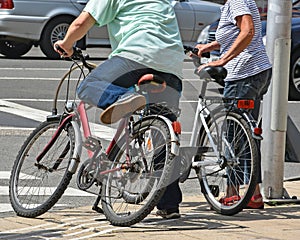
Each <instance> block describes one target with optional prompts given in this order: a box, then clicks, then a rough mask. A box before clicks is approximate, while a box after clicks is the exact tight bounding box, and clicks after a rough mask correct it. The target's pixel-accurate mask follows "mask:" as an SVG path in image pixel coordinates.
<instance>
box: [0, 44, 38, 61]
mask: <svg viewBox="0 0 300 240" xmlns="http://www.w3.org/2000/svg"><path fill="white" fill-rule="evenodd" d="M32 45H33V43H32V42H19V41H13V40H1V41H0V53H1V54H2V55H4V56H6V57H8V58H19V57H21V56H22V55H24V54H26V53H28V52H29V50H30V49H31V48H32Z"/></svg>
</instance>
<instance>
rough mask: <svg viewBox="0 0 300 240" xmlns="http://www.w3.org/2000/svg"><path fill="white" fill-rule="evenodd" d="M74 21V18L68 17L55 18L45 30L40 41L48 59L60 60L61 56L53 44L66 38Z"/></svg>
mask: <svg viewBox="0 0 300 240" xmlns="http://www.w3.org/2000/svg"><path fill="white" fill-rule="evenodd" d="M73 20H74V18H72V17H66V16H63V17H58V18H54V19H53V20H51V21H50V22H49V23H48V24H47V25H46V27H45V28H44V31H43V33H42V37H41V41H40V48H41V50H42V52H43V53H44V54H45V55H46V56H47V57H48V58H51V59H59V58H60V56H59V54H58V53H57V52H55V51H54V49H53V44H54V43H55V42H56V41H58V40H62V39H63V38H64V37H65V35H66V33H67V30H68V28H69V26H70V24H71V22H72V21H73Z"/></svg>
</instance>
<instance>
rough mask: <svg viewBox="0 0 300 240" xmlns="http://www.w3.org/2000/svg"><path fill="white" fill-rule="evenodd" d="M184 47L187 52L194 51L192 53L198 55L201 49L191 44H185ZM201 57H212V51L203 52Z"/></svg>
mask: <svg viewBox="0 0 300 240" xmlns="http://www.w3.org/2000/svg"><path fill="white" fill-rule="evenodd" d="M183 47H184V50H185V52H186V53H187V52H192V53H194V54H196V55H198V51H199V49H198V48H194V47H190V46H183ZM201 57H203V58H210V52H205V53H203V54H202V55H201Z"/></svg>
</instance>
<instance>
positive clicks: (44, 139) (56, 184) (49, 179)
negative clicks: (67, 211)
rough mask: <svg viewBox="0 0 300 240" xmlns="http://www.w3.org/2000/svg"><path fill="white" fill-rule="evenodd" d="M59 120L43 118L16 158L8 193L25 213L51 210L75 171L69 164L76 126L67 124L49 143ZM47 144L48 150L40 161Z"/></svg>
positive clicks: (27, 215)
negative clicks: (45, 120)
mask: <svg viewBox="0 0 300 240" xmlns="http://www.w3.org/2000/svg"><path fill="white" fill-rule="evenodd" d="M58 126H59V122H58V121H52V122H44V123H42V124H41V125H40V126H39V127H37V128H36V129H35V130H34V131H33V132H32V134H31V135H30V136H29V137H28V139H27V140H26V141H25V142H24V144H23V146H22V148H21V150H20V152H19V153H18V156H17V158H16V160H15V162H14V165H13V168H12V171H11V177H10V183H9V197H10V201H11V204H12V207H13V209H14V210H15V212H16V213H17V215H19V216H22V217H37V216H39V215H41V214H43V213H45V212H46V211H48V210H49V209H50V208H51V207H52V206H54V204H55V203H56V202H57V201H58V200H59V199H60V197H61V196H62V194H63V193H64V191H65V190H66V188H67V186H68V184H69V183H70V180H71V178H72V175H73V174H72V173H70V172H69V171H68V166H69V164H70V161H71V159H72V156H73V151H74V129H73V127H72V125H71V124H67V125H66V126H65V127H64V129H63V130H62V132H61V133H60V134H59V135H58V137H57V139H56V140H55V141H54V142H53V143H52V144H51V145H50V144H48V143H49V142H50V140H51V139H52V138H53V136H54V133H55V132H56V130H57V127H58ZM45 146H50V149H49V150H48V151H47V153H46V154H45V155H44V156H43V157H42V158H41V160H40V161H37V160H36V159H37V157H38V156H39V155H40V153H41V152H42V151H43V149H44V148H45Z"/></svg>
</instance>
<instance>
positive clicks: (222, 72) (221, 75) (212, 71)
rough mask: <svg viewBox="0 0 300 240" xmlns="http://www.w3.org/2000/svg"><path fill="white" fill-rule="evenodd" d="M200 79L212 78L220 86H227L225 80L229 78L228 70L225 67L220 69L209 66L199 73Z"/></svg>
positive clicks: (219, 67)
mask: <svg viewBox="0 0 300 240" xmlns="http://www.w3.org/2000/svg"><path fill="white" fill-rule="evenodd" d="M199 76H200V78H204V79H205V78H207V77H209V78H212V79H214V80H215V81H216V82H217V83H218V84H220V85H221V86H224V85H225V82H224V79H225V78H226V76H227V70H226V68H224V67H221V66H218V67H212V66H208V67H205V68H203V69H202V70H201V71H200V73H199Z"/></svg>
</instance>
